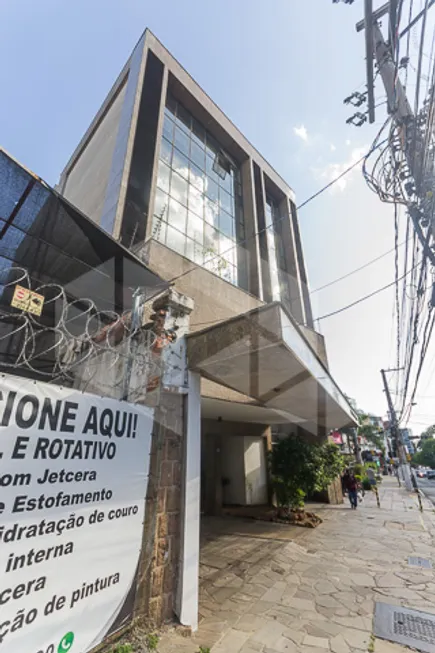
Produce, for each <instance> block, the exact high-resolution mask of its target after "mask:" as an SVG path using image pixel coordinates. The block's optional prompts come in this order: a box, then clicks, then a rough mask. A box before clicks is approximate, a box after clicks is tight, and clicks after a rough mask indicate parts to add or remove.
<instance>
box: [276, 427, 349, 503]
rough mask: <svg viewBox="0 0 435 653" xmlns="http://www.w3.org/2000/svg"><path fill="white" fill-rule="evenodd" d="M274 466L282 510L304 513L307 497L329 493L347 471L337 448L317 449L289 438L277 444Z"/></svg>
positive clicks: (296, 439) (325, 445)
mask: <svg viewBox="0 0 435 653" xmlns="http://www.w3.org/2000/svg"><path fill="white" fill-rule="evenodd" d="M270 465H271V472H272V484H273V488H274V491H275V495H276V499H277V502H278V506H279V507H280V508H287V509H288V508H291V509H293V510H295V509H299V510H300V509H302V508H303V507H304V500H305V497H306V496H307V494H311V493H312V492H316V491H322V490H325V489H326V488H327V487H328V486H329V485H330V484H331V483H332V481H334V480H335V479H336V478H337V476H338V475H339V474H340V472H341V471H342V470H343V467H344V460H343V457H342V456H341V454H340V451H339V449H338V447H337V446H336V445H335V444H331V443H329V442H328V443H325V444H323V445H315V444H310V443H308V442H306V441H305V440H304V439H303V438H301V437H296V436H293V435H289V436H288V437H286V438H284V439H282V440H280V441H279V442H277V443H276V444H274V446H273V449H272V452H271V455H270Z"/></svg>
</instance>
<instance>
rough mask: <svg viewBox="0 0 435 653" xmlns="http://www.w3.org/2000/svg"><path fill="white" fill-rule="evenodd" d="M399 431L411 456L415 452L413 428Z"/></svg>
mask: <svg viewBox="0 0 435 653" xmlns="http://www.w3.org/2000/svg"><path fill="white" fill-rule="evenodd" d="M399 433H400V434H401V436H402V441H403V444H404V445H405V448H406V450H407V453H409V454H411V456H412V455H413V454H414V453H415V447H414V443H413V442H412V437H413V436H412V431H411V429H399Z"/></svg>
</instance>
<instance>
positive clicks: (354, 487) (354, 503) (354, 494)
mask: <svg viewBox="0 0 435 653" xmlns="http://www.w3.org/2000/svg"><path fill="white" fill-rule="evenodd" d="M346 489H347V495H348V497H349V502H350V507H351V508H352V510H356V509H357V507H358V481H357V480H356V478H355V476H354V474H353V473H352V472H349V475H348V476H347V477H346Z"/></svg>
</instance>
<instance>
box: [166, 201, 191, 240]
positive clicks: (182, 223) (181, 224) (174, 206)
mask: <svg viewBox="0 0 435 653" xmlns="http://www.w3.org/2000/svg"><path fill="white" fill-rule="evenodd" d="M186 222H187V209H186V207H185V206H183V205H182V204H180V203H179V202H176V201H175V200H174V199H172V198H171V200H170V202H169V217H168V223H169V225H170V226H171V227H175V228H176V229H178V231H182V232H183V233H185V231H186Z"/></svg>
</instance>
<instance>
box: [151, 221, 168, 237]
mask: <svg viewBox="0 0 435 653" xmlns="http://www.w3.org/2000/svg"><path fill="white" fill-rule="evenodd" d="M166 228H167V224H166V222H163V221H162V220H160V218H159V217H158V216H156V215H155V216H154V218H153V234H152V235H153V238H155V239H156V240H159V241H160V242H161V243H164V242H165V240H166Z"/></svg>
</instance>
